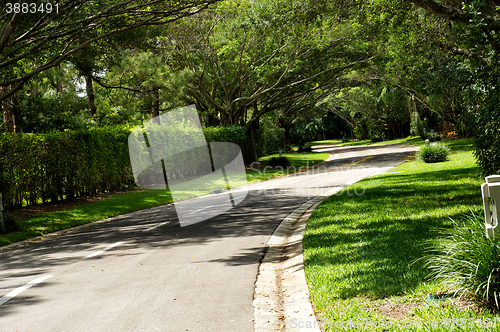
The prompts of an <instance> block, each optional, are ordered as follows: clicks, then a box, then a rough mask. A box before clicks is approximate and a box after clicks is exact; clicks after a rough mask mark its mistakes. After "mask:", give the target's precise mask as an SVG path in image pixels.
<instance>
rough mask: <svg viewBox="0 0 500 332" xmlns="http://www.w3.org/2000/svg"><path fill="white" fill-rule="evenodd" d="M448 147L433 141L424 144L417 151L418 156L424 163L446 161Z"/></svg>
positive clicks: (448, 152) (448, 151)
mask: <svg viewBox="0 0 500 332" xmlns="http://www.w3.org/2000/svg"><path fill="white" fill-rule="evenodd" d="M449 154H450V149H449V148H448V147H447V146H446V145H445V144H443V143H439V142H435V143H430V144H426V145H425V146H423V147H422V148H421V149H420V151H419V152H418V157H419V158H420V159H422V160H423V161H425V162H426V163H439V162H442V161H446V158H447V157H448V155H449Z"/></svg>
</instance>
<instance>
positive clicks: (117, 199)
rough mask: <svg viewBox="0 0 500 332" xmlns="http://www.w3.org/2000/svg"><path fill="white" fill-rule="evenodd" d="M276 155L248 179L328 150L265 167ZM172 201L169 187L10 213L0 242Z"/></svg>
mask: <svg viewBox="0 0 500 332" xmlns="http://www.w3.org/2000/svg"><path fill="white" fill-rule="evenodd" d="M276 156H278V155H270V156H266V157H262V158H260V162H261V163H260V164H257V163H256V164H255V165H253V166H252V168H253V169H252V168H250V167H249V168H248V169H247V182H248V183H252V182H256V181H261V180H267V179H271V178H273V177H277V176H282V175H285V174H291V173H293V172H295V171H299V170H301V169H305V168H307V167H310V166H313V165H315V164H317V163H320V162H322V161H324V160H326V159H327V158H328V157H329V156H330V154H329V153H315V152H312V153H285V154H283V156H284V157H286V158H287V159H288V160H289V161H290V167H289V168H279V167H277V168H272V167H270V166H268V167H267V168H266V167H265V166H266V165H267V162H268V161H269V160H270V159H271V158H273V157H276ZM242 184H244V183H242ZM207 193H208V192H207ZM197 194H199V193H198V192H194V191H193V192H185V193H183V196H184V197H185V198H189V197H193V196H195V195H197ZM172 202H173V201H172V197H171V195H170V192H169V191H168V188H167V190H135V191H132V192H125V193H119V194H113V195H109V197H107V198H103V199H101V200H99V201H97V202H95V203H92V204H88V205H79V206H76V207H72V208H69V209H65V210H62V211H55V212H50V213H42V214H40V215H37V216H34V217H31V218H27V219H23V220H19V219H18V218H15V217H14V216H13V215H12V213H9V214H8V222H9V223H13V224H14V225H12V226H11V227H14V228H17V231H14V232H11V233H8V234H0V246H4V245H8V244H11V243H15V242H19V241H22V240H26V239H29V238H32V237H36V236H39V235H43V234H47V233H50V232H56V231H60V230H64V229H67V228H70V227H74V226H79V225H83V224H87V223H90V222H94V221H97V220H102V219H105V218H109V217H114V216H117V215H121V214H124V213H128V212H132V211H137V210H142V209H147V208H151V207H155V206H159V205H164V204H169V203H172ZM49 204H50V203H49Z"/></svg>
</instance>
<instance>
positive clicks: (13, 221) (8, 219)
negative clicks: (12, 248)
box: [0, 211, 20, 234]
mask: <svg viewBox="0 0 500 332" xmlns="http://www.w3.org/2000/svg"><path fill="white" fill-rule="evenodd" d="M2 216H3V225H4V227H5V232H4V234H8V233H12V232H16V231H18V230H19V229H20V227H19V226H20V224H19V220H18V218H16V217H15V216H13V215H12V214H11V213H10V212H9V211H3V212H2ZM1 232H2V229H1V226H0V233H1Z"/></svg>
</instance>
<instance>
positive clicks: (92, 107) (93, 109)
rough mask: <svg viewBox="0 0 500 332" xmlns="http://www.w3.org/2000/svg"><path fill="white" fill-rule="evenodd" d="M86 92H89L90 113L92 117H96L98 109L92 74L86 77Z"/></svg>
mask: <svg viewBox="0 0 500 332" xmlns="http://www.w3.org/2000/svg"><path fill="white" fill-rule="evenodd" d="M85 90H86V92H87V102H88V104H89V113H90V116H91V117H94V116H95V114H96V112H97V107H96V105H95V96H94V86H93V84H92V76H91V75H90V74H86V75H85Z"/></svg>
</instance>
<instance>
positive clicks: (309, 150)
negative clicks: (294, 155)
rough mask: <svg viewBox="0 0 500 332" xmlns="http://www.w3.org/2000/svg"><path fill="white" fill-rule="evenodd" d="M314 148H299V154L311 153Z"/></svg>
mask: <svg viewBox="0 0 500 332" xmlns="http://www.w3.org/2000/svg"><path fill="white" fill-rule="evenodd" d="M311 151H312V148H311V147H310V146H309V145H304V146H299V152H311Z"/></svg>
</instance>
